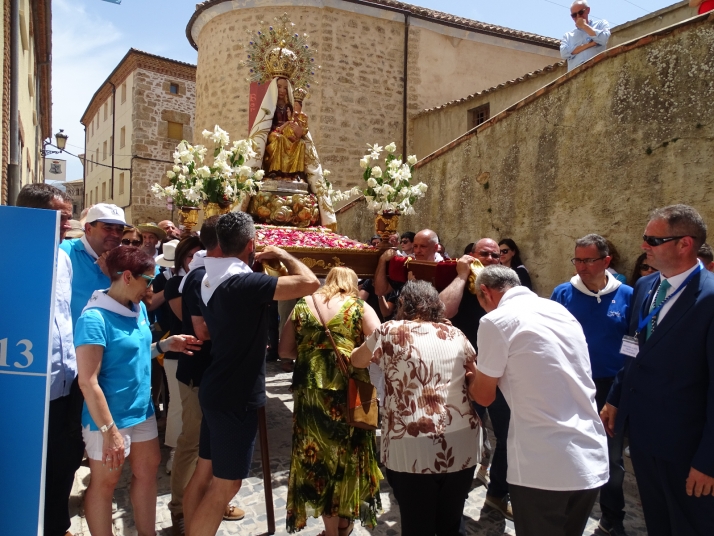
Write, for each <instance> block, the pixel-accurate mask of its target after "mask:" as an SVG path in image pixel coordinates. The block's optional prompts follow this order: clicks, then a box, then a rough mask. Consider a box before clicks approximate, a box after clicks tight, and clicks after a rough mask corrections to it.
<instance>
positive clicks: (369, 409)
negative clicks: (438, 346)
mask: <svg viewBox="0 0 714 536" xmlns="http://www.w3.org/2000/svg"><path fill="white" fill-rule="evenodd" d="M310 297H311V298H312V303H313V304H314V305H315V310H316V311H317V316H318V317H320V323H321V324H322V327H323V328H325V333H327V337H328V338H329V339H330V342H331V343H332V348H333V349H334V350H335V357H336V359H337V366H338V368H339V369H340V371H341V372H342V375H343V376H344V377H345V379H346V380H347V424H349V425H350V426H352V427H354V428H362V429H363V430H376V429H377V419H378V415H379V400H378V398H377V389H376V388H375V387H374V385H372V384H371V383H369V382H363V381H362V380H357V379H355V378H350V376H349V365H348V363H347V359H346V358H345V356H343V355H342V354H341V353H340V351H339V350H338V349H337V345H336V344H335V339H333V338H332V333H330V328H328V327H327V324H326V323H325V319H324V318H323V317H322V312H321V311H320V308H319V307H318V306H317V300H316V299H315V298H313V297H312V296H310Z"/></svg>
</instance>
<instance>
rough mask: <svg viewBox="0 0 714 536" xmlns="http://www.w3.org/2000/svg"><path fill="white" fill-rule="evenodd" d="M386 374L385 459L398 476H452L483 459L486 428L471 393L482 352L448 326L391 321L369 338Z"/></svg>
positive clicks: (383, 429) (374, 360) (371, 348)
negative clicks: (470, 380) (473, 366)
mask: <svg viewBox="0 0 714 536" xmlns="http://www.w3.org/2000/svg"><path fill="white" fill-rule="evenodd" d="M366 343H367V347H368V348H369V349H370V350H371V351H372V352H373V358H372V360H373V362H376V363H378V364H379V366H380V368H381V369H382V371H383V372H384V376H385V389H386V400H385V402H384V415H383V418H382V462H383V463H384V464H385V465H386V466H387V468H388V469H391V470H392V471H401V472H405V473H452V472H456V471H461V470H463V469H467V468H469V467H472V466H474V465H476V464H477V463H478V461H479V460H480V459H481V433H482V432H481V423H480V421H479V418H478V416H476V415H475V414H474V413H473V411H472V410H471V406H470V404H469V399H468V396H467V385H466V369H465V367H464V365H465V363H466V362H473V361H475V359H476V352H475V351H474V349H473V346H471V343H470V342H469V341H468V339H466V336H465V335H464V334H463V333H462V332H461V331H460V330H458V329H457V328H455V327H453V326H451V325H449V324H436V323H430V322H413V321H409V320H398V321H391V322H386V323H384V324H382V325H381V326H380V327H379V328H377V329H376V330H375V331H374V333H372V335H370V336H369V337H367V340H366Z"/></svg>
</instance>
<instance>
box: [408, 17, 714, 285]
mask: <svg viewBox="0 0 714 536" xmlns="http://www.w3.org/2000/svg"><path fill="white" fill-rule="evenodd" d="M712 49H714V15H711V16H709V17H706V16H703V17H701V18H698V19H694V20H689V21H687V22H684V23H681V24H680V25H678V26H676V27H671V28H669V29H666V30H662V31H660V32H658V33H657V34H653V35H648V36H646V37H644V38H642V39H640V40H639V41H638V42H636V43H633V44H630V45H627V46H623V47H619V48H614V49H610V50H608V51H606V52H605V53H603V54H602V55H600V56H598V59H596V61H593V62H591V63H589V64H588V65H583V66H581V67H579V68H577V69H575V70H573V71H571V72H570V73H568V74H567V75H564V76H563V77H561V78H559V79H558V80H557V81H556V82H554V83H553V84H552V85H551V86H550V87H549V88H547V89H546V90H545V91H543V92H539V93H538V94H536V95H534V96H532V97H529V98H528V99H525V100H524V101H521V102H519V103H518V104H517V105H516V107H515V110H513V111H509V112H504V113H502V114H500V115H499V116H496V117H494V118H492V119H491V120H490V121H489V122H487V123H485V124H483V125H481V126H480V127H479V128H478V129H477V130H475V131H472V132H470V133H469V134H466V135H465V136H463V137H461V138H460V139H459V140H457V141H455V142H453V143H452V144H450V145H449V146H447V147H445V148H443V149H441V150H440V151H438V152H437V153H435V154H434V155H432V156H431V157H429V158H427V159H425V160H423V161H421V162H419V164H417V168H416V169H415V173H414V179H415V180H421V181H424V182H426V183H428V184H429V191H428V193H427V197H426V198H425V199H424V200H421V201H420V202H419V204H418V205H417V212H418V214H417V215H416V216H414V217H409V218H404V219H403V220H404V221H403V222H402V223H401V225H400V228H413V229H419V228H423V227H431V228H433V229H434V230H435V231H437V232H438V233H439V234H440V235H441V236H442V237H443V239H444V241H445V242H446V246H447V249H448V250H449V251H458V250H460V249H461V248H463V247H464V245H465V244H467V243H469V242H472V241H474V240H476V239H478V238H480V237H492V238H495V239H500V238H504V237H511V238H513V239H514V240H515V241H516V243H518V244H519V246H520V247H521V249H522V252H523V258H524V261H525V264H526V266H527V267H528V268H529V269H530V271H531V274H532V276H533V279H534V286H535V290H536V291H537V292H538V293H539V294H541V295H543V296H548V295H549V294H550V293H551V291H552V289H553V288H554V287H555V286H556V285H557V284H559V283H561V282H563V281H567V280H568V279H569V278H570V277H571V275H572V274H573V267H572V265H571V264H570V262H569V261H568V259H570V257H571V256H572V252H573V242H574V240H575V239H576V238H578V237H580V236H583V235H585V234H587V233H591V232H595V233H599V234H601V235H603V236H605V237H607V238H608V239H610V240H611V241H612V243H613V244H614V245H615V247H616V248H617V250H618V251H619V253H620V256H621V257H622V259H623V261H622V263H621V264H620V265H619V266H616V269H618V271H621V272H623V273H626V274H627V275H629V274H630V273H631V271H632V268H633V264H634V261H635V259H636V257H637V256H638V255H639V254H640V253H641V250H640V245H641V236H642V232H643V230H644V227H645V224H646V222H647V219H648V213H649V211H650V210H652V209H653V208H655V207H660V206H664V205H668V204H672V203H688V204H691V205H693V206H695V207H696V208H697V209H698V210H699V211H700V212H701V213H702V215H703V217H704V218H705V220H707V221H709V222H710V223H711V222H712V221H714V202H713V196H714V174H713V173H712V170H713V169H714V151H712V139H714V124H713V123H712V117H714V87H713V86H712V83H711V80H712V73H714V55H712V54H711V50H712Z"/></svg>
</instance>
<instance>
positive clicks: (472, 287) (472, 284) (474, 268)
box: [468, 259, 484, 295]
mask: <svg viewBox="0 0 714 536" xmlns="http://www.w3.org/2000/svg"><path fill="white" fill-rule="evenodd" d="M483 268H484V266H483V264H481V261H480V260H478V259H474V260H473V262H472V263H471V273H470V274H469V281H468V287H469V292H470V293H471V294H473V295H476V278H477V277H478V274H480V273H481V270H483Z"/></svg>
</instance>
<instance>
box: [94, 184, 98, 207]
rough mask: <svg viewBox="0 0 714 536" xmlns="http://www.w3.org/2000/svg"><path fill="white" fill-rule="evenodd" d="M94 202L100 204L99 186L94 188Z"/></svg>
mask: <svg viewBox="0 0 714 536" xmlns="http://www.w3.org/2000/svg"><path fill="white" fill-rule="evenodd" d="M94 201H95V202H96V203H99V186H95V187H94Z"/></svg>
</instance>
